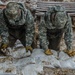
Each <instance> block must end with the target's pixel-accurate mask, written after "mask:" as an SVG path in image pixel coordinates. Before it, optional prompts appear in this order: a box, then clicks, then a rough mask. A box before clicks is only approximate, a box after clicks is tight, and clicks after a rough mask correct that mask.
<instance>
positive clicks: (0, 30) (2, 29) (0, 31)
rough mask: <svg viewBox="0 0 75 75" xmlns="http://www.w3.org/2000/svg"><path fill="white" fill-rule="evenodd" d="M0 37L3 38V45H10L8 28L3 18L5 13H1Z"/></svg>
mask: <svg viewBox="0 0 75 75" xmlns="http://www.w3.org/2000/svg"><path fill="white" fill-rule="evenodd" d="M0 35H1V38H2V43H8V42H9V41H8V36H9V34H8V28H7V27H6V24H5V21H4V18H3V13H0Z"/></svg>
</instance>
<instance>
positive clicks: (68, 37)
mask: <svg viewBox="0 0 75 75" xmlns="http://www.w3.org/2000/svg"><path fill="white" fill-rule="evenodd" d="M63 33H64V39H65V44H66V46H67V50H71V49H72V34H73V32H72V23H71V18H70V16H69V15H68V14H67V13H66V12H65V9H64V8H63V7H62V6H54V7H49V8H48V11H47V12H46V14H45V17H44V16H42V18H41V22H40V25H39V39H40V45H41V46H42V48H43V49H44V50H47V49H48V48H49V49H54V50H59V49H60V41H61V38H62V35H63Z"/></svg>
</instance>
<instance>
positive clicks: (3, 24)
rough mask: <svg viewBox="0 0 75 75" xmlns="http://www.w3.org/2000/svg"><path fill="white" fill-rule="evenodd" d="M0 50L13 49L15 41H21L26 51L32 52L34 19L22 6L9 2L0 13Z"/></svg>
mask: <svg viewBox="0 0 75 75" xmlns="http://www.w3.org/2000/svg"><path fill="white" fill-rule="evenodd" d="M0 35H1V37H2V45H1V49H6V48H7V47H8V46H10V47H13V46H14V43H15V42H16V40H17V39H19V40H20V41H21V43H22V44H23V46H24V47H25V48H26V51H28V50H29V51H30V52H32V47H31V44H32V41H33V36H34V19H33V17H32V15H31V13H30V11H29V10H27V9H26V8H25V7H24V6H23V5H22V4H20V3H16V2H9V3H8V4H7V5H6V8H5V9H3V11H2V12H1V13H0Z"/></svg>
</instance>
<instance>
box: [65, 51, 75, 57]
mask: <svg viewBox="0 0 75 75" xmlns="http://www.w3.org/2000/svg"><path fill="white" fill-rule="evenodd" d="M64 52H65V53H67V54H68V55H69V56H70V57H71V56H74V55H75V50H64Z"/></svg>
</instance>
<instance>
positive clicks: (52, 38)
mask: <svg viewBox="0 0 75 75" xmlns="http://www.w3.org/2000/svg"><path fill="white" fill-rule="evenodd" d="M63 32H64V29H56V30H49V29H47V39H48V41H49V45H48V48H49V49H53V50H60V42H61V39H62V35H63Z"/></svg>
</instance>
